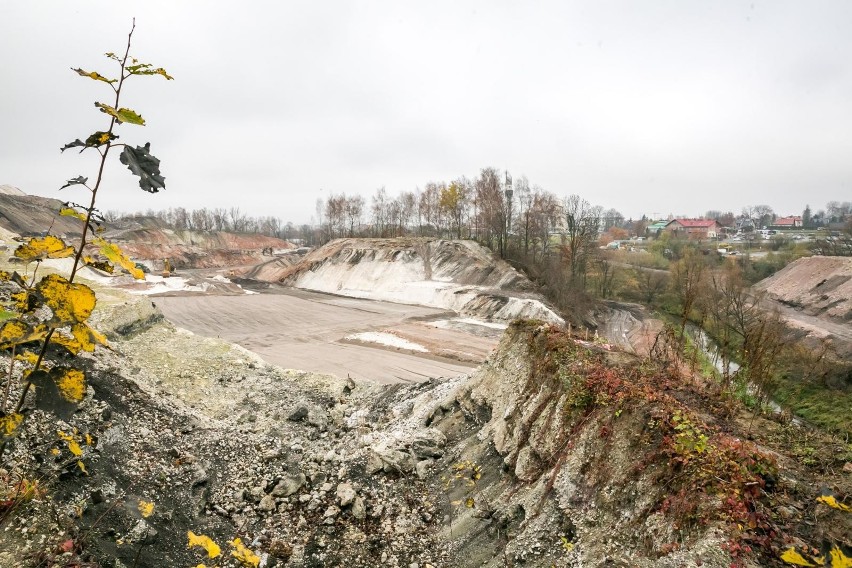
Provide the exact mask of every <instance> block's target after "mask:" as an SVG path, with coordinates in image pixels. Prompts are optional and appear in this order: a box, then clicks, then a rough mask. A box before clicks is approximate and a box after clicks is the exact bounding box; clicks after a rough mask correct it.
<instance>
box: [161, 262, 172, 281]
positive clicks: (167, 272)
mask: <svg viewBox="0 0 852 568" xmlns="http://www.w3.org/2000/svg"><path fill="white" fill-rule="evenodd" d="M172 272H173V270H172V264H171V263H170V262H169V259H168V258H166V259H163V278H168V277H169V276H171V275H172Z"/></svg>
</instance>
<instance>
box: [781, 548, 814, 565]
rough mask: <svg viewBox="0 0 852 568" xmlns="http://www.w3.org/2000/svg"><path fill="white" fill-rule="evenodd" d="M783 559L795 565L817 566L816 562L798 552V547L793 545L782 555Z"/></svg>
mask: <svg viewBox="0 0 852 568" xmlns="http://www.w3.org/2000/svg"><path fill="white" fill-rule="evenodd" d="M781 560H783V561H784V562H786V563H787V564H792V565H793V566H816V564H812V563H810V562H808V561H807V560H806V559H805V557H804V556H802V555H801V554H799V553H798V552H796V549H795V548H793V547H790V548H788V549H787V550H785V551H784V553H783V554H782V555H781Z"/></svg>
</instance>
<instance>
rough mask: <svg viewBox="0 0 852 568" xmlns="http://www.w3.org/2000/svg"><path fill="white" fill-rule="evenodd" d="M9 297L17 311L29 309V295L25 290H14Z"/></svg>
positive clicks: (27, 310)
mask: <svg viewBox="0 0 852 568" xmlns="http://www.w3.org/2000/svg"><path fill="white" fill-rule="evenodd" d="M9 298H11V299H12V303H13V304H14V306H15V309H16V310H18V311H19V312H24V313H26V312H29V311H30V295H29V294H28V293H27V291H26V290H21V291H20V292H15V293H13V294H10V295H9Z"/></svg>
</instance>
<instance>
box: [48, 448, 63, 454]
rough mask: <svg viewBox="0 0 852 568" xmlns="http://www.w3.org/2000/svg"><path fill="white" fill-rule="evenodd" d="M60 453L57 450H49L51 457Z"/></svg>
mask: <svg viewBox="0 0 852 568" xmlns="http://www.w3.org/2000/svg"><path fill="white" fill-rule="evenodd" d="M61 453H62V452H60V451H59V448H50V455H52V456H58V455H59V454H61Z"/></svg>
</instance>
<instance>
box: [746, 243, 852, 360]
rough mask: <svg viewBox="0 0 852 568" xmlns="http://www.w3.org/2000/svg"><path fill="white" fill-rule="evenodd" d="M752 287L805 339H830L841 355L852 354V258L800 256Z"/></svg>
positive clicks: (816, 342) (768, 307)
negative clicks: (762, 294)
mask: <svg viewBox="0 0 852 568" xmlns="http://www.w3.org/2000/svg"><path fill="white" fill-rule="evenodd" d="M754 289H755V290H756V291H759V292H766V299H765V300H764V306H765V307H766V308H767V309H774V310H778V311H779V312H780V314H781V315H782V316H783V318H784V320H785V321H786V322H787V324H788V326H790V327H791V328H793V329H795V330H798V331H799V333H800V334H801V335H802V336H803V338H804V340H805V341H806V342H808V343H812V344H814V345H818V344H819V343H822V342H829V343H830V344H831V346H832V348H833V350H834V352H835V353H837V355H838V356H840V357H841V358H843V359H848V358H850V357H852V257H840V256H810V257H806V258H800V259H798V260H795V261H793V262H791V263H790V264H789V265H787V266H786V267H784V268H783V269H782V270H779V271H778V272H776V273H775V274H773V275H772V276H770V277H769V278H766V279H764V280H761V281H760V282H758V283H757V284H755V286H754Z"/></svg>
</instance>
